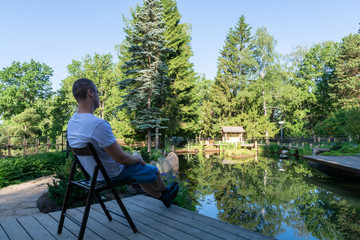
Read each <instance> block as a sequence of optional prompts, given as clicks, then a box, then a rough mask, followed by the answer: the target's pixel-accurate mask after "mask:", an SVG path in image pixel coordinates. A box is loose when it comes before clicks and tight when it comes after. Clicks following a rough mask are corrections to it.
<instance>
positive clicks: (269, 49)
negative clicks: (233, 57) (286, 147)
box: [254, 27, 280, 139]
mask: <svg viewBox="0 0 360 240" xmlns="http://www.w3.org/2000/svg"><path fill="white" fill-rule="evenodd" d="M275 45H276V41H275V39H274V38H273V37H272V36H271V35H270V34H269V33H267V31H266V28H264V27H262V28H258V29H257V30H256V33H255V41H254V57H255V59H256V62H257V65H256V75H257V80H256V82H255V85H256V87H255V88H256V91H257V92H259V93H260V94H261V95H260V96H258V98H259V100H261V105H262V110H263V116H264V117H261V118H259V119H262V121H264V123H265V124H262V126H266V127H267V126H269V128H271V130H272V131H271V132H272V133H273V130H274V128H275V125H274V123H270V118H269V116H271V115H273V114H271V111H272V110H273V109H274V108H273V109H271V105H272V104H273V103H274V101H273V100H274V97H276V95H275V96H274V93H276V89H278V88H279V87H280V86H279V82H278V81H274V80H275V79H273V77H274V76H273V74H271V72H273V71H274V70H275V69H274V68H271V67H272V66H273V65H274V63H275V57H276V56H275ZM269 108H270V109H269ZM269 113H270V114H269ZM271 125H272V126H271ZM272 135H273V134H272ZM265 137H266V139H268V138H269V129H266V128H265Z"/></svg>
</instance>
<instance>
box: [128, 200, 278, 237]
mask: <svg viewBox="0 0 360 240" xmlns="http://www.w3.org/2000/svg"><path fill="white" fill-rule="evenodd" d="M132 199H134V200H135V199H136V200H140V201H146V202H148V203H149V204H151V205H154V206H160V207H162V206H163V204H162V203H161V202H160V201H158V200H156V199H154V198H150V197H146V196H144V195H137V196H134V197H132ZM167 211H169V212H171V213H173V214H175V215H180V216H184V217H188V218H190V219H194V220H197V221H199V222H202V223H204V224H207V225H208V226H211V228H212V231H218V230H223V231H226V232H229V233H231V234H234V235H237V236H238V239H241V238H243V239H251V240H252V239H272V238H270V237H267V236H265V235H262V234H259V233H255V232H252V231H250V230H247V229H244V228H241V227H238V226H234V225H231V224H228V223H225V222H222V221H219V220H216V219H213V218H210V217H208V216H204V215H201V214H198V213H195V212H192V211H190V210H187V209H183V208H180V207H177V206H173V207H171V208H168V209H167Z"/></svg>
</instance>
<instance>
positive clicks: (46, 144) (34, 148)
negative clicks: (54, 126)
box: [0, 137, 66, 158]
mask: <svg viewBox="0 0 360 240" xmlns="http://www.w3.org/2000/svg"><path fill="white" fill-rule="evenodd" d="M29 140H30V142H33V143H28V142H29ZM31 140H32V141H31ZM42 142H43V143H41V141H40V140H39V138H35V139H33V138H32V139H26V138H23V140H22V143H19V141H17V143H15V144H13V143H12V141H11V137H7V143H6V144H4V142H2V143H0V158H2V157H12V156H19V155H23V156H26V155H29V154H30V155H31V154H38V153H43V152H50V150H55V151H59V150H63V149H66V145H64V144H65V143H64V142H63V141H61V140H60V138H56V141H55V143H51V142H50V139H49V138H45V141H42ZM14 151H16V152H14Z"/></svg>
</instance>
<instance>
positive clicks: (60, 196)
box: [48, 158, 86, 207]
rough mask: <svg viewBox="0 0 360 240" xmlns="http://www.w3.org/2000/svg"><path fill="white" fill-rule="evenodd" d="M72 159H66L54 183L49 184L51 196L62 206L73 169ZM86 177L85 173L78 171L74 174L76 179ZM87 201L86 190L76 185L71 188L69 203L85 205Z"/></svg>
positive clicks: (76, 205)
mask: <svg viewBox="0 0 360 240" xmlns="http://www.w3.org/2000/svg"><path fill="white" fill-rule="evenodd" d="M71 163H72V159H71V158H68V159H66V163H65V164H64V165H63V167H62V168H60V169H59V170H58V171H57V172H56V174H55V179H54V180H53V183H52V184H48V187H49V197H50V199H52V200H54V201H55V202H56V205H58V206H62V203H63V201H64V197H65V192H66V186H67V182H68V180H69V175H70V171H71ZM83 178H84V174H83V173H81V172H80V171H77V172H76V174H75V175H74V180H80V179H83ZM85 202H86V196H85V190H84V189H82V188H79V187H76V186H73V187H72V189H71V194H70V196H69V204H70V205H73V206H74V207H78V206H83V205H85Z"/></svg>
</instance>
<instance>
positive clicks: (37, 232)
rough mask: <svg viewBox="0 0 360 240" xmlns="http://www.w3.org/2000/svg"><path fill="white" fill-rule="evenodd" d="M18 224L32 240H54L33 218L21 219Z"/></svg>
mask: <svg viewBox="0 0 360 240" xmlns="http://www.w3.org/2000/svg"><path fill="white" fill-rule="evenodd" d="M18 222H19V223H20V224H21V226H22V227H23V228H24V229H25V230H26V232H27V233H28V234H29V235H30V236H31V238H33V239H39V240H55V238H54V237H53V236H52V235H51V233H50V232H48V230H46V228H44V227H43V226H42V225H41V224H40V223H39V222H38V221H36V220H35V218H33V216H26V217H21V218H19V219H18Z"/></svg>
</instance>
